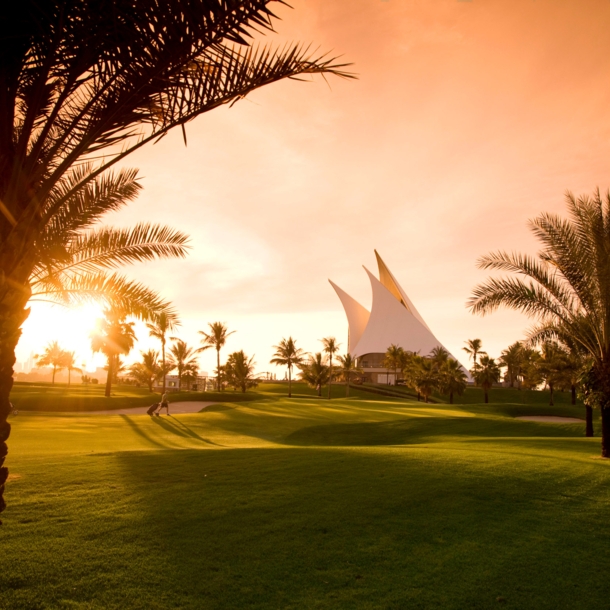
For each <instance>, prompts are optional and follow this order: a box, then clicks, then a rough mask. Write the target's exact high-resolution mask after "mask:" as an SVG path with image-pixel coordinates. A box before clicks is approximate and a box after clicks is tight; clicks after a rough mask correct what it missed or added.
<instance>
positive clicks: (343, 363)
mask: <svg viewBox="0 0 610 610" xmlns="http://www.w3.org/2000/svg"><path fill="white" fill-rule="evenodd" d="M337 360H338V361H339V372H340V374H341V379H343V381H345V396H346V397H348V396H349V383H350V381H351V379H352V377H353V376H355V375H362V373H363V369H362V368H361V367H360V366H358V361H357V359H356V358H354V357H353V356H352V355H351V354H350V353H349V352H348V353H347V354H345V356H337Z"/></svg>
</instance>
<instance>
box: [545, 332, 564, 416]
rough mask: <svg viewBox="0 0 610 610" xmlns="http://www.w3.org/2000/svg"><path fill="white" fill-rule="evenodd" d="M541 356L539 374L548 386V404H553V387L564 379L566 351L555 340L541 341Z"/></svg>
mask: <svg viewBox="0 0 610 610" xmlns="http://www.w3.org/2000/svg"><path fill="white" fill-rule="evenodd" d="M541 352H542V353H541V358H540V360H539V361H538V369H539V371H540V375H541V377H542V379H543V380H544V382H545V383H546V385H547V387H548V388H549V394H550V396H549V406H551V407H552V406H553V405H554V404H555V403H554V401H553V395H554V393H555V388H556V387H557V386H558V385H560V384H561V383H562V382H565V380H566V369H567V359H568V354H567V352H566V351H565V350H564V349H562V348H561V347H560V346H559V344H558V343H557V342H556V341H549V340H547V341H544V342H543V343H542V350H541Z"/></svg>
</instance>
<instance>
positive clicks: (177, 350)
mask: <svg viewBox="0 0 610 610" xmlns="http://www.w3.org/2000/svg"><path fill="white" fill-rule="evenodd" d="M173 339H174V344H173V345H172V346H171V347H170V348H169V353H170V356H171V358H172V362H173V363H174V368H175V369H176V371H177V372H178V391H180V390H181V389H182V375H183V374H184V372H185V371H186V370H192V369H193V367H194V366H195V365H196V364H197V354H198V353H199V352H200V351H201V350H200V349H197V348H194V347H190V346H189V345H187V344H186V342H185V341H182V339H176V338H173Z"/></svg>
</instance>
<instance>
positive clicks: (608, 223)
mask: <svg viewBox="0 0 610 610" xmlns="http://www.w3.org/2000/svg"><path fill="white" fill-rule="evenodd" d="M566 199H567V207H568V212H569V217H568V218H567V219H566V218H562V217H560V216H558V215H556V214H548V213H544V214H541V215H540V216H538V217H537V218H536V219H534V220H532V221H530V228H531V229H532V232H533V233H534V235H535V237H536V238H537V239H538V241H539V242H540V244H541V246H542V249H541V251H540V253H539V254H538V256H537V257H533V256H529V255H524V254H508V253H506V252H497V253H494V254H489V255H487V256H484V257H483V258H481V259H480V260H479V267H480V268H482V269H496V270H499V271H502V272H503V273H506V272H508V273H511V274H517V275H516V276H515V275H511V276H509V277H503V278H501V279H496V278H491V279H489V280H488V281H487V282H485V283H483V284H481V285H479V286H477V287H476V288H475V289H474V291H473V295H472V297H471V299H470V301H469V305H470V309H471V311H473V312H474V313H480V314H486V313H490V312H492V311H494V310H496V309H497V308H498V307H500V306H506V307H509V308H511V309H516V310H519V311H522V312H524V313H525V314H527V315H528V316H530V317H532V318H533V319H534V320H535V321H536V326H535V327H534V328H533V329H531V331H530V333H529V340H530V341H532V342H542V341H544V340H547V339H557V340H559V341H561V342H563V343H567V342H568V341H571V342H572V343H573V344H575V345H578V346H579V348H580V349H581V350H582V351H583V352H584V353H586V354H587V355H588V356H589V357H590V358H591V360H592V366H591V369H590V370H589V373H588V374H587V375H586V376H585V377H584V379H583V381H584V382H585V385H586V386H587V387H585V388H583V393H584V394H585V395H586V396H588V400H589V401H590V402H589V404H592V405H594V406H596V407H598V408H599V409H600V410H601V420H602V451H601V453H602V456H603V457H610V297H609V295H610V255H609V253H610V193H608V194H606V196H605V197H602V196H601V194H600V192H599V190H597V191H595V192H594V193H593V196H592V197H588V196H586V195H584V196H582V197H579V198H578V199H577V198H575V197H574V195H572V194H571V193H567V195H566Z"/></svg>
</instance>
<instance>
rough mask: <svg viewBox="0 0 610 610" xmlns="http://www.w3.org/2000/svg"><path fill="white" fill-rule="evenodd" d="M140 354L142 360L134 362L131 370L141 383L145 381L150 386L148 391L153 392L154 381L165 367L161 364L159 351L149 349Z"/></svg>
mask: <svg viewBox="0 0 610 610" xmlns="http://www.w3.org/2000/svg"><path fill="white" fill-rule="evenodd" d="M140 354H141V356H142V360H141V361H140V362H134V364H132V365H131V367H130V369H129V372H130V373H131V374H132V375H133V377H135V378H136V379H137V380H138V382H139V383H145V384H146V385H147V386H148V391H149V392H152V391H153V384H154V382H155V381H156V380H157V379H159V377H160V376H162V375H163V369H162V367H161V365H160V364H159V352H157V351H155V350H153V349H149V350H148V351H146V352H140Z"/></svg>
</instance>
